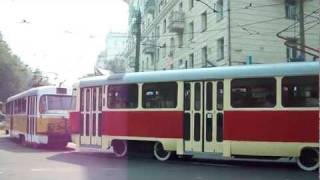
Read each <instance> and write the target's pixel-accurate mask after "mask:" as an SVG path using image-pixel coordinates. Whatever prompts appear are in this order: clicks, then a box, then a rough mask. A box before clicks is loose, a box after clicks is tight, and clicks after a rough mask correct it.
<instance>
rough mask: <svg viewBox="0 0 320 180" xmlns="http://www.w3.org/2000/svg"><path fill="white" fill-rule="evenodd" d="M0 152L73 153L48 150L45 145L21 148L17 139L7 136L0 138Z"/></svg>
mask: <svg viewBox="0 0 320 180" xmlns="http://www.w3.org/2000/svg"><path fill="white" fill-rule="evenodd" d="M0 150H4V151H9V152H14V153H39V152H65V151H73V149H71V148H69V147H66V148H63V149H61V148H60V149H57V148H50V147H47V146H45V145H41V146H38V147H37V148H33V147H31V146H23V145H21V144H19V143H18V141H17V139H15V138H11V137H9V136H0Z"/></svg>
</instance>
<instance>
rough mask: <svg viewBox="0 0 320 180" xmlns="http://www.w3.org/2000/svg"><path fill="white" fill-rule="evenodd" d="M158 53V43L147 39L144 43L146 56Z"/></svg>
mask: <svg viewBox="0 0 320 180" xmlns="http://www.w3.org/2000/svg"><path fill="white" fill-rule="evenodd" d="M155 52H156V41H155V40H154V39H147V40H146V41H144V43H143V53H144V54H154V53H155Z"/></svg>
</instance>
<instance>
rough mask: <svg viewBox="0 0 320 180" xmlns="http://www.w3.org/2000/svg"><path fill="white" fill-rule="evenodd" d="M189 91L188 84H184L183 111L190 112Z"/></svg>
mask: <svg viewBox="0 0 320 180" xmlns="http://www.w3.org/2000/svg"><path fill="white" fill-rule="evenodd" d="M190 100H191V90H190V84H189V83H186V84H184V109H185V110H190Z"/></svg>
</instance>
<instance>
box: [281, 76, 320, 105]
mask: <svg viewBox="0 0 320 180" xmlns="http://www.w3.org/2000/svg"><path fill="white" fill-rule="evenodd" d="M306 78H310V82H313V81H311V78H315V82H314V83H315V84H318V85H317V86H314V87H316V89H311V90H310V95H311V94H312V90H316V92H318V97H316V98H315V99H318V102H317V103H316V104H317V105H318V106H316V104H315V106H297V105H295V106H292V105H290V106H289V105H287V104H285V103H284V98H288V97H285V96H284V94H285V93H284V81H285V80H287V84H286V85H288V84H289V85H291V86H292V85H296V84H293V83H292V82H291V84H290V81H292V80H295V82H298V85H300V88H301V85H306V83H304V84H303V83H301V82H306V81H305V80H303V79H306ZM299 79H300V81H299ZM288 81H289V82H288ZM299 82H300V83H299ZM311 87H312V86H311ZM280 88H281V89H280V91H281V106H282V107H283V108H319V76H317V75H302V76H284V77H282V78H281V87H280ZM287 92H289V90H287ZM302 92H304V93H305V91H302ZM296 93H299V91H297V92H296ZM300 93H301V91H300ZM288 96H289V95H288ZM298 98H301V97H298ZM298 98H295V99H293V98H292V99H291V101H297V99H298ZM311 98H312V97H311ZM313 99H314V98H313ZM288 102H290V101H289V100H287V102H286V103H288ZM297 102H298V103H307V101H297Z"/></svg>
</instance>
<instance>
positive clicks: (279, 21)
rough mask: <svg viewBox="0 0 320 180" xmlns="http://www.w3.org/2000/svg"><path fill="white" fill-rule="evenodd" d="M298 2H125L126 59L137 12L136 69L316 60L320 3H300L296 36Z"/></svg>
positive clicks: (307, 0)
mask: <svg viewBox="0 0 320 180" xmlns="http://www.w3.org/2000/svg"><path fill="white" fill-rule="evenodd" d="M299 2H300V1H296V0H252V1H247V0H233V1H231V0H210V1H209V0H200V1H197V0H140V1H137V0H129V1H128V4H129V11H130V12H129V39H128V44H127V53H126V54H127V59H129V60H130V62H131V64H133V63H132V62H133V61H134V57H135V33H136V31H137V26H138V25H137V21H136V18H137V11H139V10H140V12H141V15H142V19H141V43H140V45H141V51H140V62H139V64H140V66H139V70H140V71H154V70H168V69H184V68H201V67H216V66H229V65H232V66H233V65H240V64H248V63H249V64H250V63H259V64H260V63H280V62H289V61H298V60H307V61H313V60H318V59H319V58H318V57H319V52H318V51H319V47H320V45H319V44H320V35H319V29H320V25H319V14H320V10H319V7H320V4H319V1H317V0H305V1H303V6H302V7H303V11H304V18H303V19H304V23H303V24H304V26H303V27H304V30H305V33H304V36H305V37H304V38H301V36H300V33H299V32H300V26H299V10H300V5H299ZM301 39H304V40H305V43H304V44H305V46H301V43H302V40H301ZM301 49H304V51H303V52H305V51H306V53H305V58H303V56H302V55H300V52H301V51H300V50H301Z"/></svg>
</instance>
